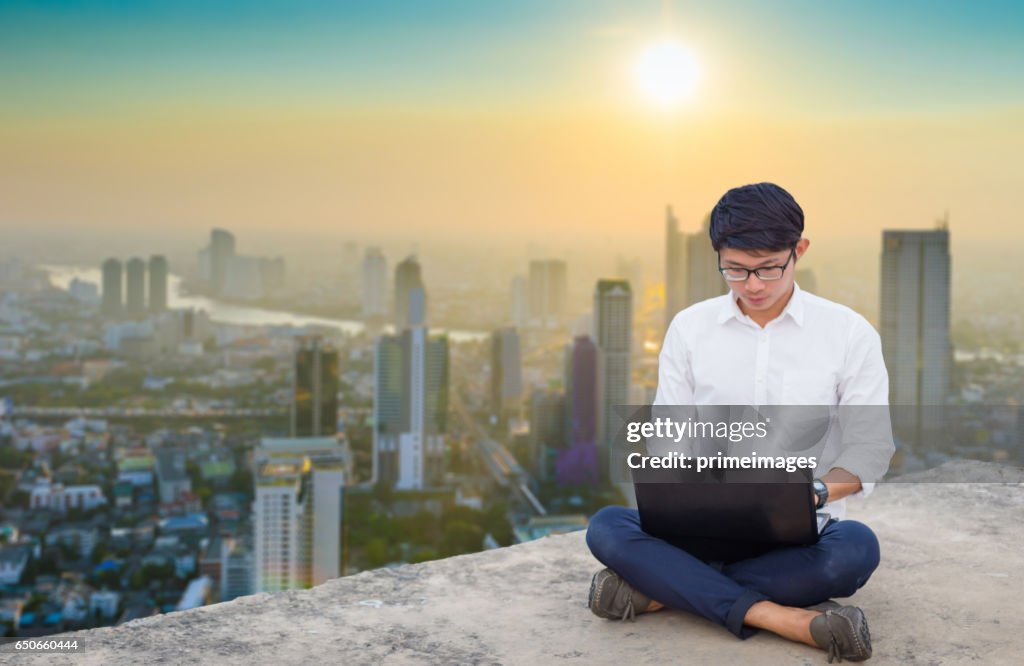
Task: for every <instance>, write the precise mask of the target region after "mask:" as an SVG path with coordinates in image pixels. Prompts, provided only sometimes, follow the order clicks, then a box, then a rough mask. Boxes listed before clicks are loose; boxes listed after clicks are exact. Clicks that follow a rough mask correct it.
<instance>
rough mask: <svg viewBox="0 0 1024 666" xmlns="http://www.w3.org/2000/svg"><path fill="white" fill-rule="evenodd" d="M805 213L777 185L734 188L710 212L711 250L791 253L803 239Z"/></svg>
mask: <svg viewBox="0 0 1024 666" xmlns="http://www.w3.org/2000/svg"><path fill="white" fill-rule="evenodd" d="M803 231H804V211H803V209H802V208H800V205H799V204H798V203H797V202H796V200H795V199H793V195H791V194H790V193H789V192H787V191H786V190H784V189H782V188H781V187H779V186H778V185H776V184H775V183H757V184H755V185H744V186H742V187H734V188H733V189H731V190H729V191H728V192H726V193H725V194H724V195H723V196H722V198H721V199H719V200H718V203H717V204H715V208H714V209H713V210H712V211H711V226H710V229H709V233H710V235H711V247H713V248H714V249H715V251H716V252H717V251H719V250H721V249H722V248H724V247H731V248H735V249H737V250H769V251H773V252H774V251H779V250H788V249H789V248H791V247H793V246H795V245H796V244H797V241H799V240H800V237H801V236H802V235H803Z"/></svg>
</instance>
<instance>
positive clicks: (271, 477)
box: [253, 437, 348, 592]
mask: <svg viewBox="0 0 1024 666" xmlns="http://www.w3.org/2000/svg"><path fill="white" fill-rule="evenodd" d="M253 464H254V468H255V469H254V484H255V493H254V500H253V542H254V543H253V551H254V560H255V562H254V565H255V566H254V568H255V575H254V588H255V590H256V591H257V592H280V591H283V590H292V589H297V588H306V587H311V586H313V585H319V584H320V583H323V582H324V581H326V580H328V579H330V578H336V577H337V576H339V575H340V574H341V553H342V546H343V544H342V536H343V534H344V531H343V529H342V528H343V525H342V520H343V515H344V513H343V504H342V502H343V500H344V494H343V490H344V487H345V483H346V472H347V464H348V457H347V453H346V452H345V450H344V449H343V448H342V447H341V446H340V445H339V444H338V441H337V440H336V439H335V438H333V437H299V438H291V439H263V440H261V442H260V446H259V447H257V448H256V449H255V451H254V452H253Z"/></svg>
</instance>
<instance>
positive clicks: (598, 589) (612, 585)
mask: <svg viewBox="0 0 1024 666" xmlns="http://www.w3.org/2000/svg"><path fill="white" fill-rule="evenodd" d="M588 604H589V606H590V610H591V611H592V612H593V613H594V615H596V616H598V617H603V618H605V619H608V620H629V621H630V622H632V621H633V620H634V619H635V618H636V616H637V614H639V613H646V612H647V607H648V606H650V605H651V599H650V598H649V597H648V596H646V595H645V594H643V593H642V592H639V591H638V590H636V589H635V588H634V587H633V586H632V585H630V584H629V583H627V582H626V581H625V580H623V579H622V576H620V575H619V574H617V573H615V572H614V571H612V570H611V569H602V570H601V571H598V572H597V573H596V574H594V579H593V580H592V581H591V582H590V599H589V601H588Z"/></svg>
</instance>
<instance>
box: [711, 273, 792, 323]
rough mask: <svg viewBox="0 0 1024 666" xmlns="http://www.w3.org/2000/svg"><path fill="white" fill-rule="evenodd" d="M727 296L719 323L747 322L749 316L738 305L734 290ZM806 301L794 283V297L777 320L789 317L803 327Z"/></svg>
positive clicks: (720, 313) (720, 311) (719, 315)
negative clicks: (730, 321) (736, 320)
mask: <svg viewBox="0 0 1024 666" xmlns="http://www.w3.org/2000/svg"><path fill="white" fill-rule="evenodd" d="M726 296H727V298H726V299H725V303H723V304H722V309H721V310H719V312H718V320H717V321H718V323H719V324H724V323H725V322H727V321H729V320H730V319H733V318H735V319H738V320H740V321H742V322H745V321H746V320H747V315H745V314H743V311H742V310H740V306H739V305H738V304H737V303H736V300H737V298H736V294H734V293H733V291H732V288H730V289H729V293H728V294H726ZM804 300H805V296H804V292H803V290H801V289H800V285H798V284H797V283H796V281H794V282H793V295H792V296H791V297H790V299H789V303H786V308H785V309H784V310H783V311H782V314H781V315H779V317H778V318H777V319H782V318H783V317H785V316H787V315H788V316H789V318H790V319H792V320H793V322H794V323H795V324H796V325H797V326H803V325H804V310H805V309H806V305H805V303H804Z"/></svg>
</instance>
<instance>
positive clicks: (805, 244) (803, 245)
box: [796, 238, 811, 259]
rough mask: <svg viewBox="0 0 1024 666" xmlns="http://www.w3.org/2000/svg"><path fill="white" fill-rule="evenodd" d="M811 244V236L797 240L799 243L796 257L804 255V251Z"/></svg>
mask: <svg viewBox="0 0 1024 666" xmlns="http://www.w3.org/2000/svg"><path fill="white" fill-rule="evenodd" d="M810 245H811V239H810V238H801V239H800V240H799V241H797V244H796V258H797V259H800V257H802V256H804V252H806V251H807V248H808V247H810Z"/></svg>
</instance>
